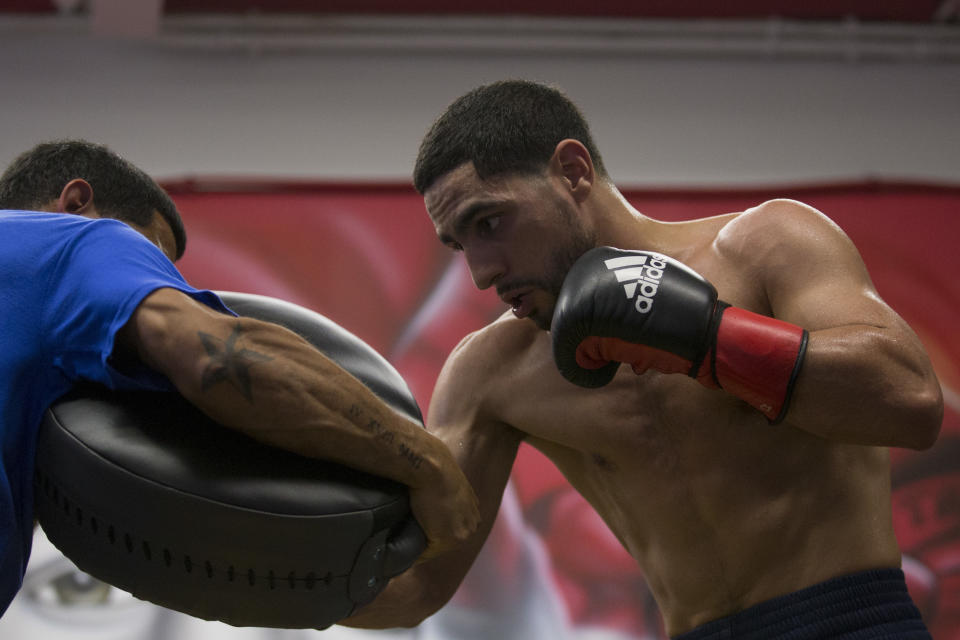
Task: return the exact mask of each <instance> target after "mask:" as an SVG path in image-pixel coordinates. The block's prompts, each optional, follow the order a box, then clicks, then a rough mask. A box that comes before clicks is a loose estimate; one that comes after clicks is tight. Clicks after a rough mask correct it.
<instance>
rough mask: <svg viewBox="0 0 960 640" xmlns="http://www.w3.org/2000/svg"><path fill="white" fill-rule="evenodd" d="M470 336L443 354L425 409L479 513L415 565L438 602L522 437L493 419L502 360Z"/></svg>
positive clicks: (486, 520) (490, 515)
mask: <svg viewBox="0 0 960 640" xmlns="http://www.w3.org/2000/svg"><path fill="white" fill-rule="evenodd" d="M471 342H472V339H471V337H468V338H467V339H466V340H465V341H464V342H462V343H461V344H460V346H458V347H457V349H455V350H454V352H453V353H452V354H451V356H450V358H449V359H448V360H447V362H446V364H445V365H444V367H443V370H442V371H441V373H440V376H439V378H438V380H437V384H436V386H435V387H434V392H433V395H432V397H431V401H430V408H429V411H428V412H427V429H428V430H429V431H430V432H431V433H432V434H433V435H435V436H437V437H438V438H439V439H440V440H442V441H443V442H444V444H446V445H447V447H448V448H449V449H450V451H451V452H452V453H453V456H454V459H455V460H456V461H457V464H459V465H460V468H461V469H462V470H463V472H464V475H466V477H467V479H468V480H469V481H470V484H471V485H472V486H473V489H474V492H475V493H476V495H477V500H478V502H479V509H480V516H481V521H480V526H479V527H478V528H477V530H476V532H475V533H474V534H473V535H472V536H471V537H470V539H469V540H468V541H467V542H466V544H464V545H463V546H461V547H460V548H458V549H457V550H455V551H454V552H453V553H450V554H447V555H446V556H444V557H441V558H438V559H435V560H432V561H430V562H427V563H424V564H423V565H422V566H421V567H418V570H419V571H420V572H421V573H422V575H423V576H425V578H424V581H425V584H426V585H427V591H428V592H429V596H430V599H431V600H432V601H433V603H434V607H437V608H438V607H439V606H442V604H443V603H445V602H446V601H448V600H449V599H450V597H452V596H453V594H454V592H455V591H456V588H457V587H458V586H459V584H460V582H461V581H462V580H463V577H464V576H465V575H466V573H467V571H468V570H469V569H470V567H471V566H472V564H473V561H474V560H475V559H476V556H477V554H478V553H479V552H480V549H481V548H482V547H483V544H484V543H485V542H486V540H487V537H488V535H489V534H490V530H491V529H492V527H493V524H494V521H495V520H496V518H497V513H498V511H499V509H500V503H501V500H502V498H503V493H504V491H505V489H506V486H507V482H508V480H509V478H510V472H511V470H512V468H513V463H514V461H515V459H516V457H517V451H518V449H519V446H520V443H521V442H522V440H523V437H522V434H521V433H520V432H519V431H518V430H516V429H514V428H513V427H511V426H509V425H507V424H505V423H503V422H502V421H500V420H498V419H497V413H498V412H497V411H496V405H497V403H499V402H501V401H502V400H501V399H500V398H497V397H493V396H492V395H491V393H492V389H494V388H497V387H499V386H500V385H494V384H490V382H491V379H490V376H495V375H498V373H497V371H498V369H499V368H500V366H501V365H500V363H498V362H497V361H496V360H493V359H491V355H494V354H496V351H492V352H491V351H489V350H487V349H486V348H485V347H489V346H490V345H484V344H483V342H484V339H483V338H482V337H481V338H480V339H479V340H478V341H477V342H476V343H472V344H471ZM513 401H517V402H519V401H522V400H521V399H520V398H514V399H513Z"/></svg>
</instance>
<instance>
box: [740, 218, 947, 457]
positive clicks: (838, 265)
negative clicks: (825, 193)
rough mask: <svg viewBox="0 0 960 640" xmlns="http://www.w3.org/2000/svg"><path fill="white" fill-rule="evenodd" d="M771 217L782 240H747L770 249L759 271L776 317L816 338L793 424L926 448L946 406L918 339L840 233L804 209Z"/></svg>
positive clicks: (793, 412) (800, 382)
mask: <svg viewBox="0 0 960 640" xmlns="http://www.w3.org/2000/svg"><path fill="white" fill-rule="evenodd" d="M767 213H771V212H767ZM772 213H774V214H775V219H776V221H777V228H778V229H777V233H776V234H775V235H769V236H767V237H762V236H761V237H757V238H754V239H753V241H752V242H751V243H750V244H753V245H757V244H760V243H761V242H762V243H763V245H764V246H765V247H766V250H765V251H764V252H762V253H761V254H760V255H761V258H762V259H761V260H759V261H758V262H757V263H755V264H754V265H752V269H753V272H754V275H755V276H756V278H757V280H758V281H759V282H762V283H763V286H764V293H765V294H766V297H767V300H768V302H769V305H770V311H771V312H772V315H774V316H775V317H777V318H780V319H782V320H786V321H788V322H792V323H794V324H797V325H799V326H801V327H803V328H805V329H807V330H808V331H809V341H808V344H807V350H806V355H805V358H804V362H803V366H802V369H801V370H800V372H799V375H798V378H797V386H796V388H795V393H794V403H793V408H792V409H791V412H790V414H788V416H787V422H788V423H792V424H794V425H795V426H799V427H801V428H805V429H807V430H809V431H812V432H814V433H817V434H818V435H823V436H826V437H829V438H837V439H841V440H845V441H851V442H856V443H860V444H874V445H884V446H908V447H912V448H924V447H926V446H929V444H930V443H932V441H933V439H934V438H935V437H936V432H937V429H938V427H939V417H938V416H939V415H940V412H941V411H942V400H941V397H940V392H939V385H938V383H937V380H936V377H935V375H934V373H933V368H932V365H931V364H930V361H929V358H928V357H927V355H926V352H925V350H924V348H923V346H922V344H921V343H920V340H919V339H918V337H917V336H916V334H915V333H914V332H913V331H912V330H911V329H910V327H909V326H908V325H907V323H906V322H905V321H904V320H903V319H902V318H901V317H900V316H899V315H898V314H897V313H896V312H895V311H894V310H893V309H892V308H891V307H890V306H889V305H887V303H886V302H884V300H883V299H882V298H881V297H880V295H879V294H878V292H877V290H876V289H875V287H874V285H873V282H872V281H871V278H870V275H869V273H868V271H867V267H866V266H865V264H864V262H863V259H862V258H861V256H860V253H859V251H858V250H857V248H856V247H855V245H854V244H853V242H852V241H851V240H850V238H848V237H847V235H846V234H845V233H844V232H843V231H842V230H841V229H840V227H839V226H837V225H836V224H834V223H833V222H831V221H829V220H828V219H827V218H826V217H825V216H823V215H822V214H820V213H819V212H817V211H815V210H813V209H810V208H809V207H803V206H800V205H798V204H793V205H781V206H779V207H778V208H777V210H776V211H773V212H772ZM864 408H869V409H868V410H865V409H864Z"/></svg>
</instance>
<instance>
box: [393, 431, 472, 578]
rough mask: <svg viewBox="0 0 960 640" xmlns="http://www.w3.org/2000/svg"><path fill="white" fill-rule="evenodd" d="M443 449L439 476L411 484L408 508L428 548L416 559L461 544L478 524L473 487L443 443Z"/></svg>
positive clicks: (439, 553) (432, 555)
mask: <svg viewBox="0 0 960 640" xmlns="http://www.w3.org/2000/svg"><path fill="white" fill-rule="evenodd" d="M442 446H443V445H441V447H442ZM443 449H444V452H445V455H444V457H443V458H442V460H441V464H440V466H439V469H440V471H441V473H440V477H439V478H438V480H437V481H436V482H428V483H425V484H424V485H423V486H420V487H411V488H410V509H411V511H412V512H413V517H414V518H416V520H417V522H418V523H419V524H420V528H422V529H423V532H424V534H425V535H426V537H427V548H426V549H425V550H424V552H423V553H422V554H421V555H420V559H419V562H423V561H425V560H430V559H432V558H435V557H437V556H440V555H443V554H444V553H447V552H448V551H450V550H452V549H454V548H456V547H457V546H459V545H461V544H463V543H464V542H466V541H467V539H468V538H469V537H470V536H471V535H473V533H474V532H475V531H476V530H477V527H479V526H480V509H479V506H478V503H477V496H476V494H475V493H474V491H473V487H471V486H470V482H469V481H468V480H467V477H466V476H465V475H464V474H463V472H462V471H461V470H460V467H459V466H458V465H457V463H456V461H455V460H454V458H453V456H452V455H450V454H449V451H448V450H447V449H446V447H443Z"/></svg>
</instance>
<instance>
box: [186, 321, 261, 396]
mask: <svg viewBox="0 0 960 640" xmlns="http://www.w3.org/2000/svg"><path fill="white" fill-rule="evenodd" d="M240 334H241V329H240V325H239V324H237V325H236V326H235V327H234V328H233V332H232V333H231V334H230V335H229V336H228V337H227V339H226V340H221V339H220V338H218V337H216V336H213V335H210V334H209V333H205V332H203V331H198V332H197V335H198V336H199V337H200V342H202V343H203V348H204V349H205V350H206V352H207V355H208V356H210V364H208V365H207V368H206V369H204V371H203V376H202V378H201V381H200V389H201V390H202V391H206V390H207V389H209V388H210V387H212V386H213V385H215V384H219V383H220V382H223V381H226V382H227V383H228V384H229V385H230V386H232V387H233V388H235V389H236V390H237V391H239V392H240V393H241V394H242V395H243V397H244V398H246V399H247V400H248V401H249V402H253V389H252V385H251V382H250V367H252V366H253V365H254V364H257V363H259V362H267V361H268V360H273V358H271V357H270V356H268V355H264V354H262V353H258V352H256V351H253V350H251V349H245V348H243V347H239V346H238V345H237V340H238V339H239V337H240Z"/></svg>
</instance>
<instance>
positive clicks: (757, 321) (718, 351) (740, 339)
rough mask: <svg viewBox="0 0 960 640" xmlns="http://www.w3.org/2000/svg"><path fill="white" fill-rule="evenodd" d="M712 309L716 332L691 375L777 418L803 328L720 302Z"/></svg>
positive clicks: (801, 347) (796, 367)
mask: <svg viewBox="0 0 960 640" xmlns="http://www.w3.org/2000/svg"><path fill="white" fill-rule="evenodd" d="M720 304H721V305H723V303H720ZM718 313H719V314H721V316H720V318H719V319H718V321H717V323H716V327H717V329H716V338H715V339H714V341H713V345H712V346H711V348H710V350H709V351H708V353H707V355H706V358H705V360H704V362H703V363H702V364H701V366H700V367H699V370H698V373H697V375H696V376H695V377H696V378H697V379H698V380H700V382H701V383H703V384H705V385H706V386H719V387H720V388H722V389H723V390H725V391H727V392H728V393H730V394H732V395H735V396H737V397H738V398H740V399H741V400H744V401H745V402H747V404H749V405H751V406H752V407H754V408H755V409H757V410H759V411H760V412H761V413H763V414H764V415H765V416H766V417H767V419H768V420H769V421H770V423H771V424H776V423H778V422H780V421H781V420H783V418H784V416H785V415H786V413H787V410H788V408H789V404H790V397H791V395H792V393H793V387H794V385H795V384H796V380H797V375H798V374H799V372H800V368H801V366H802V364H803V358H804V354H805V353H806V347H807V338H808V334H807V331H806V330H805V329H803V328H802V327H799V326H797V325H794V324H791V323H789V322H784V321H783V320H778V319H776V318H770V317H768V316H763V315H760V314H757V313H753V312H751V311H747V310H746V309H741V308H738V307H731V306H727V305H723V306H722V307H718Z"/></svg>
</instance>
